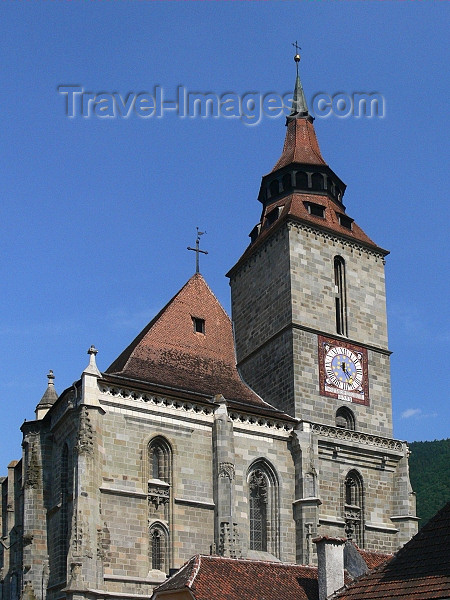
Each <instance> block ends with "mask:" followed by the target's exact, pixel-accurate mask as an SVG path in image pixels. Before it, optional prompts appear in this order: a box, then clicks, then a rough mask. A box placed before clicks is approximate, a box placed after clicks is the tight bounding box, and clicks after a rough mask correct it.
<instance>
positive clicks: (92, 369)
mask: <svg viewBox="0 0 450 600" xmlns="http://www.w3.org/2000/svg"><path fill="white" fill-rule="evenodd" d="M87 353H88V354H89V364H88V366H87V367H86V368H85V370H84V371H83V373H87V374H89V375H96V376H97V377H101V373H100V371H99V370H98V368H97V363H96V362H95V357H96V355H97V353H98V350H97V348H96V347H95V346H94V344H92V345H91V347H90V348H89V350H88V351H87Z"/></svg>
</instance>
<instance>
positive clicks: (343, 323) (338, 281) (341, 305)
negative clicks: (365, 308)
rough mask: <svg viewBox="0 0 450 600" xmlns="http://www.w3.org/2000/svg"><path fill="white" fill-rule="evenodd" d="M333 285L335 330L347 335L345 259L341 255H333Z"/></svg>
mask: <svg viewBox="0 0 450 600" xmlns="http://www.w3.org/2000/svg"><path fill="white" fill-rule="evenodd" d="M334 285H335V309H336V332H337V333H339V334H340V335H347V292H346V286H345V261H344V259H343V258H342V257H341V256H335V257H334Z"/></svg>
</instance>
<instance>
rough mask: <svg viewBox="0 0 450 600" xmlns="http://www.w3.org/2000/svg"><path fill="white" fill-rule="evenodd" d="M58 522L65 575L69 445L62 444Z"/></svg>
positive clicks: (61, 564) (67, 528)
mask: <svg viewBox="0 0 450 600" xmlns="http://www.w3.org/2000/svg"><path fill="white" fill-rule="evenodd" d="M60 500H61V508H60V524H59V547H60V549H61V550H60V569H59V570H60V574H61V577H63V578H64V577H66V575H67V552H68V549H69V447H68V446H67V444H64V446H63V448H62V452H61V466H60Z"/></svg>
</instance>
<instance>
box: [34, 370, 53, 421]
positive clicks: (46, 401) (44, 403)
mask: <svg viewBox="0 0 450 600" xmlns="http://www.w3.org/2000/svg"><path fill="white" fill-rule="evenodd" d="M47 379H48V383H47V389H46V390H45V392H44V395H43V396H42V398H41V400H40V402H39V404H38V405H37V406H36V411H35V412H36V418H37V419H42V417H44V416H45V415H46V414H47V412H48V410H49V409H50V407H51V406H53V404H54V403H55V402H56V401H57V400H58V394H57V393H56V390H55V383H54V381H55V376H54V374H53V371H52V370H51V369H50V371H49V372H48V375H47Z"/></svg>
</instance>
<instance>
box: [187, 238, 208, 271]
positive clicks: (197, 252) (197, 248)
mask: <svg viewBox="0 0 450 600" xmlns="http://www.w3.org/2000/svg"><path fill="white" fill-rule="evenodd" d="M205 233H206V231H199V230H198V227H197V239H196V240H195V248H191V247H190V246H188V247H187V249H188V250H192V251H193V252H195V272H196V273H200V261H199V255H200V253H201V254H208V252H207V251H206V250H200V236H201V235H204V234H205Z"/></svg>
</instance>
